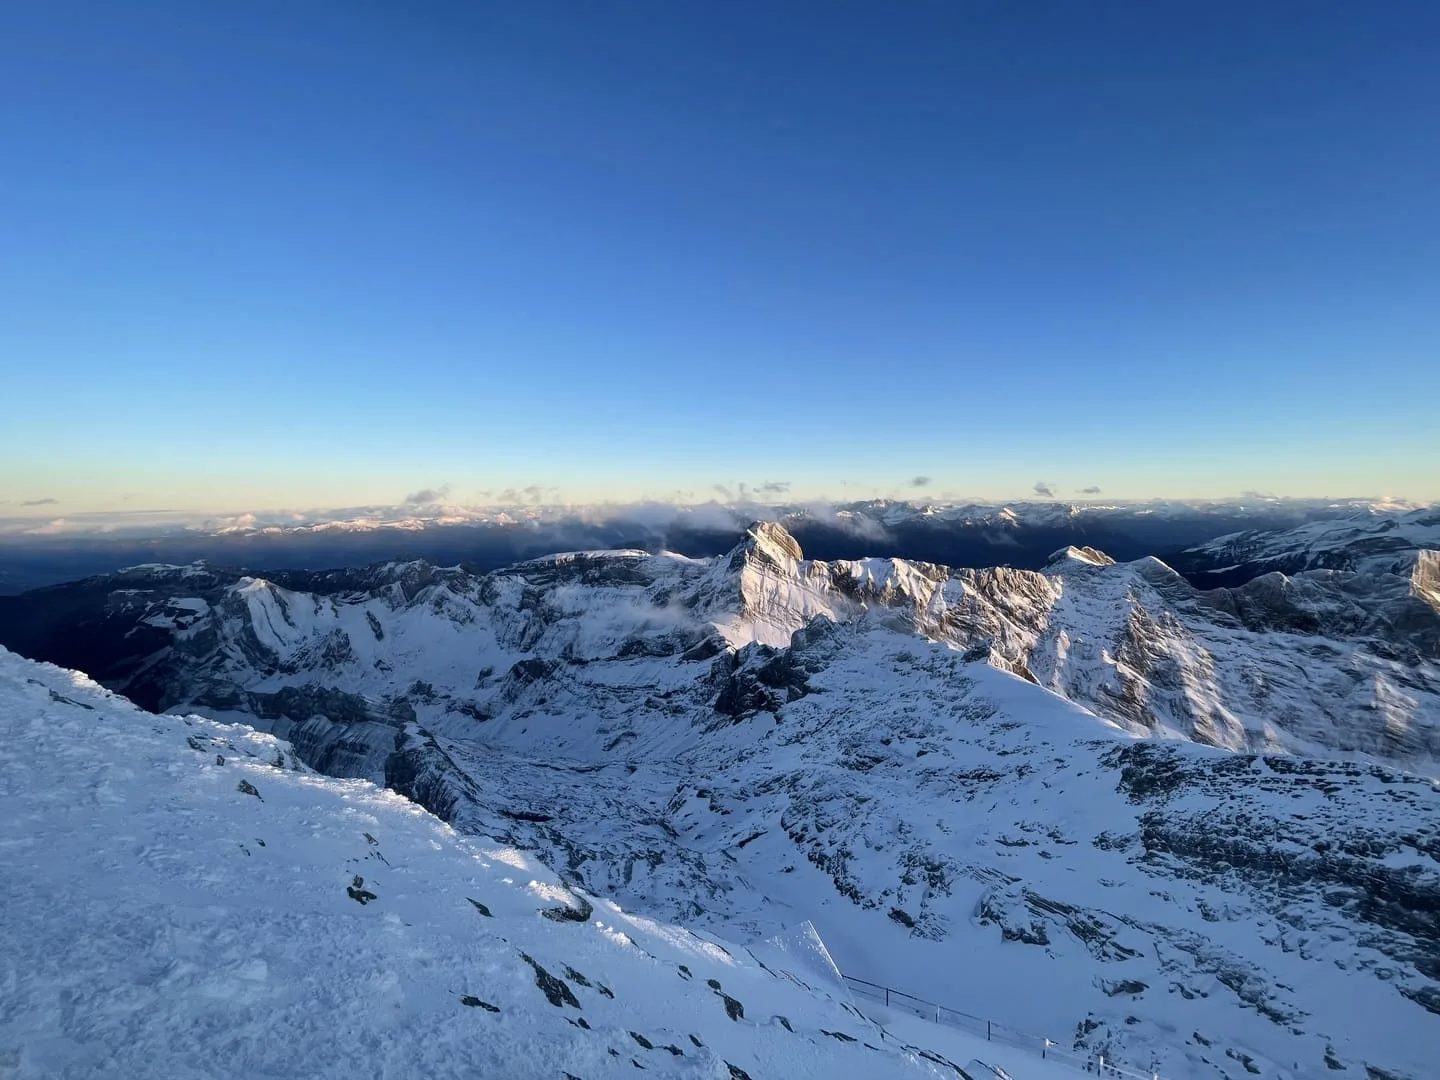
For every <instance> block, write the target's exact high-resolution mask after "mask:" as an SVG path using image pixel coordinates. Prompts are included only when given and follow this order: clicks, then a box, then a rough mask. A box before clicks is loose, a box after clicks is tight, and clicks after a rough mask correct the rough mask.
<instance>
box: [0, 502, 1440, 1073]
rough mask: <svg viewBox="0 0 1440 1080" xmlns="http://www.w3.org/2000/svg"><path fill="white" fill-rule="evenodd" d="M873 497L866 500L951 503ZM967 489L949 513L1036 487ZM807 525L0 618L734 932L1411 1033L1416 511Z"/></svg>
mask: <svg viewBox="0 0 1440 1080" xmlns="http://www.w3.org/2000/svg"><path fill="white" fill-rule="evenodd" d="M872 510H873V511H874V512H873V515H872V516H871V517H870V518H868V519H867V520H868V521H872V522H874V524H875V525H876V526H878V527H881V528H884V529H887V530H890V532H889V533H888V535H890V536H891V537H892V538H893V537H895V536H897V535H898V536H902V537H903V536H907V535H910V534H909V533H907V532H906V531H905V530H907V529H910V528H914V529H917V530H919V529H925V528H930V527H932V526H931V525H930V523H929V522H930V519H932V518H939V517H941V515H939V514H921V513H919V512H918V511H917V510H916V509H915V508H913V507H912V508H908V509H901V508H899V507H895V506H887V507H884V508H878V507H875V508H872ZM1115 513H1119V511H1115ZM1134 516H1135V515H1132V518H1133V517H1134ZM957 518H958V519H959V520H958V523H957V520H956V519H957ZM1012 518H1013V519H1014V520H1013V521H1012V520H1011V519H1012ZM1225 520H1226V521H1227V523H1228V522H1229V519H1225ZM967 521H968V522H970V524H969V525H967V524H965V522H967ZM975 521H976V517H975V516H974V515H969V516H966V515H964V514H959V513H958V512H956V514H955V515H953V516H952V517H951V519H950V520H949V523H948V525H941V526H939V528H940V530H941V532H942V533H944V532H946V530H952V531H959V530H964V529H966V528H983V529H1007V528H1008V529H1014V530H1016V531H1017V532H1023V531H1024V530H1025V529H1026V528H1034V529H1035V530H1036V533H1035V535H1042V534H1043V531H1042V530H1043V529H1045V528H1048V527H1050V526H1051V525H1053V524H1054V519H1053V518H1050V519H1045V521H1044V522H1041V521H1040V519H1037V523H1036V524H1034V525H1032V526H1026V525H1024V516H1023V515H1022V514H1020V513H1018V512H1015V511H1014V510H1013V509H1011V510H1010V511H1009V513H1008V514H1007V513H1006V512H1005V511H1004V510H1002V511H998V512H997V513H996V515H995V516H994V517H992V518H989V519H985V523H984V524H983V525H976V524H975ZM864 527H865V528H868V527H869V526H864ZM856 531H857V532H858V531H859V529H857V530H856ZM804 532H805V530H804V528H802V527H800V526H797V527H796V529H795V530H794V531H792V530H791V529H790V528H789V526H788V525H786V524H782V523H780V522H777V521H761V522H752V523H749V524H748V525H747V526H744V527H742V528H741V529H737V530H736V531H735V532H732V533H731V535H730V540H729V547H728V548H727V549H726V550H725V551H723V552H722V553H721V554H718V555H714V556H691V555H686V554H681V553H678V552H675V551H673V550H647V549H645V548H628V549H603V550H582V551H573V552H569V553H561V554H548V555H545V556H541V557H538V558H533V559H528V560H523V561H520V562H517V563H514V564H513V565H509V566H506V567H503V568H499V569H495V570H491V571H481V570H478V569H475V568H472V567H469V566H463V565H452V566H444V565H436V564H434V563H431V562H428V561H424V560H407V561H403V562H400V561H389V562H380V563H375V564H372V565H369V566H366V567H359V568H343V567H341V568H334V569H323V570H296V569H291V570H287V571H277V572H273V573H269V574H264V575H262V574H259V573H256V572H253V571H252V572H247V571H242V570H232V569H225V568H223V567H222V566H219V565H215V564H190V565H179V566H176V565H165V564H154V563H150V564H144V565H138V566H134V567H130V568H128V569H125V570H122V571H119V572H116V573H110V574H104V575H99V576H93V577H90V578H87V579H84V580H80V581H74V582H69V583H64V584H59V585H55V586H51V587H48V588H43V589H39V590H32V591H29V592H26V593H24V594H21V595H18V596H9V597H3V598H0V644H4V645H5V646H6V647H8V648H11V649H13V650H15V651H16V652H19V653H22V654H24V655H27V656H31V657H33V658H37V659H45V660H52V661H54V662H57V663H60V664H62V665H64V666H66V667H72V668H79V669H81V670H85V671H88V672H89V673H90V674H91V675H93V676H94V677H95V678H97V679H99V680H100V681H101V682H102V683H103V684H105V685H106V686H108V687H109V688H110V689H112V690H114V691H117V692H119V693H123V694H125V695H126V696H128V697H129V698H131V699H132V700H133V701H135V702H136V703H138V704H139V705H141V706H143V707H144V708H148V709H152V710H155V711H157V712H161V713H165V714H169V715H203V716H207V717H209V718H211V719H212V720H213V721H216V722H224V723H235V722H238V723H243V724H245V725H249V726H250V727H253V728H257V729H259V730H261V731H264V732H267V733H270V734H271V735H273V736H275V737H278V738H280V739H283V740H286V741H287V742H288V744H289V745H290V746H293V748H294V752H295V753H296V755H297V756H298V757H299V759H300V760H301V761H303V762H304V764H305V765H306V766H308V767H310V768H313V769H315V770H317V771H318V772H321V773H326V774H329V775H331V776H334V777H348V778H361V779H365V780H369V781H371V782H374V783H377V784H382V785H384V786H387V787H389V788H391V789H392V790H394V791H397V792H399V793H401V794H403V795H405V796H407V797H408V798H410V799H413V800H414V801H415V802H417V803H418V804H420V805H421V806H423V807H425V808H426V809H427V810H429V811H430V812H432V813H434V814H436V815H437V816H439V817H441V818H443V819H444V820H445V821H447V822H449V823H450V824H451V825H452V826H453V827H454V828H455V829H457V830H458V831H459V832H461V833H464V834H469V835H475V836H483V837H492V838H496V839H497V840H500V841H502V842H503V843H505V844H509V845H512V846H513V847H515V848H516V849H519V850H523V851H526V852H529V853H532V854H533V855H534V857H536V858H537V859H539V860H540V861H541V862H543V864H545V865H547V866H549V867H550V868H551V869H552V870H553V871H554V873H555V874H556V875H557V878H558V880H559V881H560V882H562V883H563V884H564V886H565V887H567V888H570V889H572V890H583V891H584V892H585V893H586V894H588V895H595V896H607V897H611V898H613V899H614V901H615V902H617V903H618V904H619V905H620V906H621V907H623V908H624V909H625V910H629V911H644V912H646V913H648V914H649V915H651V916H653V917H655V918H658V919H661V920H664V921H666V922H669V923H674V924H677V925H684V926H688V927H693V928H695V929H696V930H699V931H702V932H705V933H711V934H716V935H719V936H721V937H724V938H727V939H730V940H736V939H738V940H748V941H755V940H762V939H767V938H770V937H773V936H774V935H776V934H780V933H783V932H784V931H785V930H786V928H788V927H793V926H795V925H796V924H798V923H802V922H806V921H811V922H813V923H814V924H815V926H816V927H818V929H819V930H820V932H821V933H822V934H823V936H824V939H825V941H826V942H827V944H828V945H829V947H830V950H831V952H832V953H833V954H834V957H835V959H836V961H837V962H838V963H839V965H840V967H841V968H842V969H843V970H844V971H845V972H846V973H847V974H852V975H856V976H859V977H860V978H864V979H869V980H871V981H874V982H876V983H880V984H883V985H889V986H895V987H899V988H901V989H904V990H906V991H908V992H912V993H915V994H918V995H920V996H922V997H925V998H927V999H928V1000H935V1001H942V1002H945V1003H946V1004H948V1005H951V1006H953V1007H955V1008H958V1009H962V1010H966V1011H970V1012H975V1013H977V1014H979V1013H983V1014H985V1015H997V1016H999V1017H1000V1018H1002V1019H1008V1022H1011V1023H1013V1024H1015V1025H1016V1026H1022V1027H1025V1028H1027V1029H1028V1030H1038V1031H1046V1032H1053V1033H1057V1034H1058V1035H1059V1036H1061V1037H1063V1040H1064V1044H1065V1045H1066V1047H1067V1048H1069V1049H1070V1050H1072V1051H1073V1052H1075V1053H1078V1054H1081V1055H1096V1056H1098V1055H1104V1056H1105V1057H1106V1059H1107V1060H1110V1061H1114V1062H1119V1063H1123V1064H1126V1065H1127V1066H1130V1067H1135V1068H1140V1069H1150V1068H1154V1069H1155V1070H1157V1071H1158V1072H1159V1073H1160V1074H1161V1075H1163V1076H1166V1077H1167V1078H1168V1077H1173V1078H1186V1080H1188V1078H1190V1077H1195V1078H1197V1080H1198V1078H1199V1077H1206V1078H1209V1077H1215V1076H1221V1077H1228V1078H1231V1080H1247V1078H1248V1077H1251V1076H1255V1075H1260V1076H1270V1077H1275V1078H1277V1080H1300V1078H1308V1077H1311V1076H1315V1075H1328V1074H1330V1073H1332V1072H1334V1071H1346V1070H1348V1071H1352V1072H1353V1073H1354V1074H1355V1075H1363V1076H1366V1077H1367V1080H1373V1078H1377V1077H1379V1078H1386V1077H1400V1078H1404V1080H1420V1078H1421V1077H1423V1076H1427V1075H1428V1074H1429V1073H1428V1069H1429V1062H1430V1061H1431V1060H1432V1058H1433V1054H1434V1048H1435V1046H1436V1043H1437V1033H1440V1027H1437V1023H1440V1021H1437V1017H1440V965H1437V963H1436V960H1435V957H1436V956H1437V955H1440V801H1437V800H1440V788H1437V784H1436V777H1437V775H1440V769H1437V760H1440V734H1437V733H1440V561H1437V560H1440V554H1437V548H1440V514H1437V512H1436V511H1435V510H1433V509H1430V508H1416V509H1407V510H1401V509H1393V508H1372V507H1361V508H1355V507H1349V508H1346V510H1345V512H1343V513H1338V514H1336V515H1335V516H1331V517H1328V518H1310V519H1307V520H1306V521H1303V522H1301V523H1299V524H1298V525H1293V526H1292V527H1290V528H1287V529H1284V530H1278V531H1277V530H1254V529H1252V530H1246V531H1241V532H1238V533H1237V532H1234V531H1233V530H1232V531H1231V532H1229V533H1225V534H1223V535H1218V536H1210V537H1207V538H1205V539H1203V540H1201V541H1199V542H1197V543H1196V544H1193V545H1191V546H1190V547H1189V548H1188V549H1186V550H1184V551H1183V552H1179V553H1177V555H1176V556H1175V557H1174V561H1175V562H1177V563H1179V562H1181V561H1182V560H1183V561H1184V562H1185V563H1186V565H1187V570H1186V574H1185V575H1182V574H1180V573H1178V572H1177V571H1176V569H1174V568H1173V567H1172V566H1171V565H1170V564H1169V563H1167V562H1166V561H1163V560H1161V559H1158V558H1155V557H1154V556H1153V555H1151V554H1145V555H1141V556H1139V557H1135V558H1130V559H1118V560H1117V559H1116V558H1114V557H1112V555H1111V554H1110V553H1108V552H1105V551H1103V550H1101V549H1099V548H1097V547H1096V546H1094V545H1080V544H1074V543H1070V544H1066V545H1064V546H1061V547H1058V548H1054V549H1051V550H1050V551H1049V552H1047V553H1046V555H1045V556H1043V557H1040V558H1037V560H1036V561H1037V562H1038V563H1039V565H1038V567H1036V568H1026V567H1021V566H1002V565H993V564H991V565H979V566H972V567H963V566H949V565H945V564H941V563H937V562H933V561H929V560H925V559H921V558H915V557H912V558H898V557H883V556H875V555H870V556H866V557H861V558H854V559H821V558H817V557H814V552H813V551H808V550H806V549H805V545H804V543H803V542H802V541H801V539H800V537H801V536H802V535H804ZM960 535H964V533H963V532H960ZM1000 535H1005V534H1004V533H1001V534H1000ZM1207 580H1209V581H1220V580H1223V581H1224V582H1226V584H1217V585H1216V586H1215V587H1213V588H1200V587H1197V585H1196V584H1194V583H1193V582H1195V581H1202V582H1204V581H1207ZM1015 1075H1017V1076H1023V1075H1024V1074H1023V1073H1022V1072H1018V1071H1017V1072H1016V1073H1015Z"/></svg>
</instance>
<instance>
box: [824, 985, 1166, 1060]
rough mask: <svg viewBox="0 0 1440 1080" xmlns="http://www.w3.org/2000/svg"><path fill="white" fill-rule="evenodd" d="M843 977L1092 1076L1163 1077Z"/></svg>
mask: <svg viewBox="0 0 1440 1080" xmlns="http://www.w3.org/2000/svg"><path fill="white" fill-rule="evenodd" d="M841 978H843V979H844V980H845V985H846V986H847V987H848V988H849V990H850V992H851V993H852V994H856V995H858V996H860V997H862V998H865V999H867V1000H870V1001H875V1002H878V1003H880V1004H883V1005H885V1006H887V1007H889V1008H892V1009H899V1010H900V1011H902V1012H905V1013H909V1014H910V1015H912V1016H917V1017H919V1018H920V1019H921V1020H928V1021H930V1022H931V1023H934V1024H944V1025H945V1026H947V1027H953V1028H959V1029H960V1030H961V1031H968V1032H970V1033H971V1034H973V1035H983V1036H984V1037H985V1039H986V1040H987V1041H989V1042H994V1043H1000V1044H1002V1045H1004V1046H1013V1047H1015V1048H1017V1049H1020V1050H1026V1051H1029V1052H1030V1053H1033V1054H1038V1055H1039V1056H1040V1057H1042V1058H1045V1059H1046V1060H1047V1061H1058V1062H1061V1063H1063V1064H1066V1065H1069V1066H1071V1067H1072V1068H1075V1069H1079V1070H1080V1071H1081V1072H1088V1073H1090V1074H1091V1075H1092V1076H1093V1075H1099V1076H1109V1077H1115V1078H1116V1080H1161V1077H1160V1074H1159V1073H1158V1072H1156V1071H1154V1070H1153V1069H1152V1070H1150V1071H1148V1072H1142V1071H1140V1070H1138V1069H1130V1068H1127V1067H1125V1066H1123V1065H1117V1064H1115V1063H1113V1062H1110V1061H1107V1060H1106V1059H1105V1057H1104V1055H1101V1054H1079V1053H1076V1052H1075V1051H1073V1050H1066V1049H1065V1048H1064V1047H1062V1046H1061V1045H1060V1044H1059V1043H1057V1042H1056V1041H1055V1040H1054V1039H1049V1038H1046V1037H1045V1036H1043V1035H1036V1034H1033V1033H1032V1032H1028V1031H1020V1030H1019V1029H1018V1028H1012V1027H1010V1026H1008V1025H1006V1024H1001V1023H999V1022H997V1021H994V1020H989V1019H986V1018H985V1017H983V1016H973V1015H971V1014H970V1013H967V1012H961V1011H960V1010H959V1009H952V1008H950V1007H949V1006H948V1005H940V1004H938V1003H936V1002H934V1001H926V1000H925V999H924V998H918V997H915V996H914V995H913V994H907V993H905V992H903V991H901V990H896V989H894V988H893V987H889V986H881V985H880V984H879V983H872V982H868V981H866V980H865V979H857V978H855V976H853V975H842V976H841Z"/></svg>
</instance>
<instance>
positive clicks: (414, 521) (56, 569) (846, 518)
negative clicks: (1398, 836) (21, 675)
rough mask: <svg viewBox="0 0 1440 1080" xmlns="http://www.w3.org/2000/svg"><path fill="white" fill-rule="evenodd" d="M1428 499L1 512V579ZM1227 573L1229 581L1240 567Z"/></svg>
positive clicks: (1198, 524) (1242, 521) (1357, 510)
mask: <svg viewBox="0 0 1440 1080" xmlns="http://www.w3.org/2000/svg"><path fill="white" fill-rule="evenodd" d="M1397 509H1418V508H1415V507H1408V506H1403V507H1402V506H1401V505H1400V504H1395V503H1390V502H1375V501H1373V500H1364V499H1340V500H1334V499H1324V500H1316V499H1280V498H1273V497H1264V496H1255V497H1253V498H1244V499H1232V500H1218V501H1173V500H1171V501H1147V502H1135V503H1066V502H1057V501H1051V500H1046V501H1032V502H1014V503H1008V504H1000V503H975V502H966V503H956V504H948V503H925V502H909V501H900V500H890V499H875V500H865V501H859V502H850V503H841V504H829V503H827V504H803V505H802V504H795V505H776V506H761V505H758V504H753V503H739V504H722V503H718V502H712V503H707V504H704V505H700V506H675V505H670V504H665V503H648V504H641V505H633V506H599V507H592V508H582V509H576V508H573V507H549V506H513V507H505V508H470V507H458V506H445V505H441V504H437V503H431V504H420V505H413V504H410V505H403V506H389V507H359V508H349V509H343V510H336V511H330V512H325V513H314V512H305V513H291V512H278V513H273V514H237V515H230V516H225V517H204V516H200V517H192V516H187V515H177V514H170V513H156V514H119V515H78V516H74V517H70V518H57V519H54V520H46V521H37V520H35V519H33V518H31V519H18V518H10V519H0V595H3V594H7V593H10V594H13V593H18V592H23V591H25V590H26V589H31V588H38V587H41V586H44V585H53V584H56V583H59V582H62V581H67V580H73V579H75V578H79V577H84V576H87V575H90V574H98V573H108V572H111V571H114V570H118V569H120V568H122V567H124V566H129V565H134V564H137V563H146V562H163V563H176V564H184V563H191V562H194V561H196V560H203V561H206V562H209V563H212V564H215V565H219V566H234V567H242V568H246V569H250V570H256V571H260V572H265V571H271V570H293V569H297V568H302V567H309V568H343V567H359V566H365V565H369V564H371V563H375V562H382V561H389V560H401V561H404V560H409V559H417V558H419V559H425V560H426V561H428V562H432V563H435V564H437V565H442V566H448V565H461V564H463V565H465V566H466V567H467V568H469V569H472V570H475V571H480V572H484V571H488V570H496V569H500V568H501V567H504V566H508V565H510V564H512V563H515V562H519V561H521V560H524V559H529V558H535V557H538V556H541V555H547V554H550V553H552V552H555V551H567V550H598V549H621V548H640V549H645V550H649V551H661V550H669V551H676V552H679V553H681V554H685V555H689V556H692V557H697V558H701V557H709V556H714V555H719V554H722V553H724V552H725V551H727V550H729V548H730V547H731V546H732V545H733V543H734V539H735V537H736V536H737V535H738V534H739V533H740V532H741V531H743V529H744V528H745V527H746V525H747V524H748V523H749V522H751V521H753V520H757V519H764V520H772V521H778V522H780V523H782V524H783V525H784V526H785V528H786V529H787V530H789V531H790V532H791V533H792V534H793V535H794V536H795V537H796V538H797V539H798V540H800V542H801V543H802V544H804V545H805V550H806V551H807V552H810V553H811V554H812V555H813V556H814V557H816V558H822V559H853V558H865V557H869V556H883V557H894V558H905V559H912V560H918V561H925V562H934V563H939V564H941V565H945V566H996V565H1005V566H1015V567H1020V568H1024V569H1032V570H1034V569H1039V568H1040V567H1041V566H1043V565H1044V563H1045V560H1046V559H1047V558H1048V557H1049V555H1050V554H1051V553H1052V552H1054V551H1056V550H1058V549H1060V548H1062V547H1066V546H1070V545H1074V546H1077V547H1083V546H1090V547H1095V548H1098V549H1100V550H1102V551H1105V552H1106V553H1107V554H1109V555H1110V556H1111V557H1113V558H1115V559H1118V560H1119V561H1121V562H1125V561H1129V560H1132V559H1137V558H1140V557H1142V556H1145V555H1155V556H1158V557H1160V558H1163V559H1165V560H1166V561H1167V562H1169V563H1170V564H1171V565H1173V566H1175V568H1176V569H1178V570H1179V571H1180V572H1181V573H1185V574H1188V573H1190V571H1191V570H1192V569H1195V570H1203V569H1208V568H1209V565H1208V561H1206V560H1204V559H1202V561H1201V562H1200V563H1194V562H1192V560H1191V559H1190V558H1189V557H1187V556H1186V555H1185V554H1184V553H1185V551H1186V549H1188V548H1191V547H1194V546H1196V545H1200V544H1203V543H1205V542H1207V541H1210V540H1213V539H1215V538H1216V537H1219V536H1221V535H1225V534H1229V533H1236V532H1275V531H1283V530H1287V529H1291V528H1294V527H1296V526H1299V525H1302V524H1305V523H1307V522H1324V521H1330V520H1335V519H1339V518H1346V517H1350V516H1354V515H1359V516H1360V517H1361V519H1362V520H1363V519H1365V518H1366V517H1367V516H1368V515H1375V514H1379V515H1382V517H1383V516H1384V515H1386V514H1389V513H1391V512H1392V511H1395V510H1397ZM1215 583H1217V584H1229V583H1230V582H1229V581H1228V580H1225V581H1217V582H1215Z"/></svg>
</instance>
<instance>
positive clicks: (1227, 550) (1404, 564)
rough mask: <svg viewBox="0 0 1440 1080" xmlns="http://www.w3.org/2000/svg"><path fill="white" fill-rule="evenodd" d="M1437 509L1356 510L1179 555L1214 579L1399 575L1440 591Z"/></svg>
mask: <svg viewBox="0 0 1440 1080" xmlns="http://www.w3.org/2000/svg"><path fill="white" fill-rule="evenodd" d="M1437 549H1440V509H1437V508H1436V507H1433V506H1431V507H1423V508H1419V509H1415V510H1411V511H1409V512H1408V513H1394V512H1387V511H1384V510H1380V509H1371V508H1367V509H1361V510H1358V511H1356V512H1354V513H1351V514H1348V515H1346V516H1344V517H1341V518H1337V519H1330V520H1324V521H1312V522H1308V523H1306V524H1304V525H1301V526H1299V527H1297V528H1293V529H1285V530H1278V531H1276V530H1247V531H1245V532H1237V533H1227V534H1226V535H1224V536H1219V537H1216V538H1215V539H1214V540H1211V541H1209V542H1207V543H1204V544H1201V545H1198V546H1197V547H1194V548H1191V549H1190V550H1188V551H1187V552H1185V557H1186V559H1187V562H1188V563H1189V565H1190V566H1192V567H1193V568H1194V569H1195V570H1196V571H1197V572H1201V573H1203V574H1204V575H1206V576H1210V577H1213V578H1215V579H1217V580H1218V579H1222V578H1224V579H1232V578H1236V577H1238V578H1239V579H1241V580H1247V579H1248V578H1251V577H1255V576H1257V575H1258V574H1262V573H1270V572H1275V571H1280V572H1283V573H1295V572H1297V571H1300V570H1319V569H1323V570H1344V571H1349V572H1352V573H1358V574H1367V575H1376V574H1400V575H1405V576H1409V577H1411V578H1412V579H1413V580H1414V581H1415V583H1416V586H1417V588H1422V589H1428V590H1429V591H1430V593H1432V594H1433V593H1434V592H1435V591H1436V590H1437V589H1440V562H1437V557H1440V555H1437Z"/></svg>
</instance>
